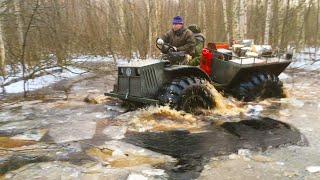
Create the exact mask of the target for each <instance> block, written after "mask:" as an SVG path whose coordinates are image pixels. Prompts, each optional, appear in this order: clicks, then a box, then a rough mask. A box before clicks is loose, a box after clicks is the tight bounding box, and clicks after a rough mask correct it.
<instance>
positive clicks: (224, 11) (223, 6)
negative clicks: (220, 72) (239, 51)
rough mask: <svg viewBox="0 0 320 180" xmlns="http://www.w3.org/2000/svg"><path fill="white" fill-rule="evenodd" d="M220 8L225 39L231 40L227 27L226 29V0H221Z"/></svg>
mask: <svg viewBox="0 0 320 180" xmlns="http://www.w3.org/2000/svg"><path fill="white" fill-rule="evenodd" d="M222 10H223V20H224V30H225V32H226V36H227V41H228V42H231V39H230V32H229V29H228V12H227V0H222Z"/></svg>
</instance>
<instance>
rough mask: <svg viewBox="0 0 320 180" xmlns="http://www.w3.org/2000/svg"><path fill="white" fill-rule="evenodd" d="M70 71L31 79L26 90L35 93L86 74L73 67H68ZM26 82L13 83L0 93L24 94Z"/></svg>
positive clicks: (19, 75) (18, 75)
mask: <svg viewBox="0 0 320 180" xmlns="http://www.w3.org/2000/svg"><path fill="white" fill-rule="evenodd" d="M67 69H68V70H64V71H62V72H58V73H55V74H52V75H44V76H40V77H37V78H34V79H29V80H28V81H26V90H27V91H34V90H37V89H41V88H43V87H46V86H49V85H50V84H54V83H56V82H58V81H61V80H63V79H68V78H72V77H75V76H78V75H79V74H82V73H85V71H84V70H81V69H78V68H73V67H67ZM50 70H53V69H48V70H47V71H50ZM21 77H22V74H21V73H19V74H17V75H16V76H15V77H11V78H9V79H7V80H6V81H5V82H3V81H2V82H0V83H1V84H3V83H6V82H9V81H11V80H12V79H16V78H21ZM23 85H24V82H23V80H21V81H18V82H15V83H12V84H10V85H8V86H5V87H4V88H1V89H0V93H3V92H5V93H9V94H11V93H22V92H24V89H23Z"/></svg>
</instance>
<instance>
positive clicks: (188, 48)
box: [162, 28, 196, 56]
mask: <svg viewBox="0 0 320 180" xmlns="http://www.w3.org/2000/svg"><path fill="white" fill-rule="evenodd" d="M162 39H163V41H164V42H166V43H169V44H170V45H172V46H175V47H177V50H178V51H185V52H186V53H188V54H190V55H191V56H193V55H194V53H195V46H196V41H195V38H194V37H193V33H192V31H190V30H189V29H186V28H183V29H180V30H178V31H173V30H172V29H171V30H169V31H168V32H167V33H165V34H164V35H163V36H162Z"/></svg>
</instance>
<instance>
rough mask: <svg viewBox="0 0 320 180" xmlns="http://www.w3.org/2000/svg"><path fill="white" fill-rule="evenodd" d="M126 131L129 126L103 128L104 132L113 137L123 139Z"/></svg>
mask: <svg viewBox="0 0 320 180" xmlns="http://www.w3.org/2000/svg"><path fill="white" fill-rule="evenodd" d="M126 132H127V128H126V127H123V126H108V127H106V128H105V129H104V130H103V134H105V135H107V136H108V137H110V138H111V139H122V138H124V135H125V133H126Z"/></svg>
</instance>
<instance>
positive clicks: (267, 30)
mask: <svg viewBox="0 0 320 180" xmlns="http://www.w3.org/2000/svg"><path fill="white" fill-rule="evenodd" d="M266 1H267V16H266V25H265V29H264V39H263V40H264V41H263V42H264V44H269V35H270V23H271V18H272V8H271V7H272V0H266Z"/></svg>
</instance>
